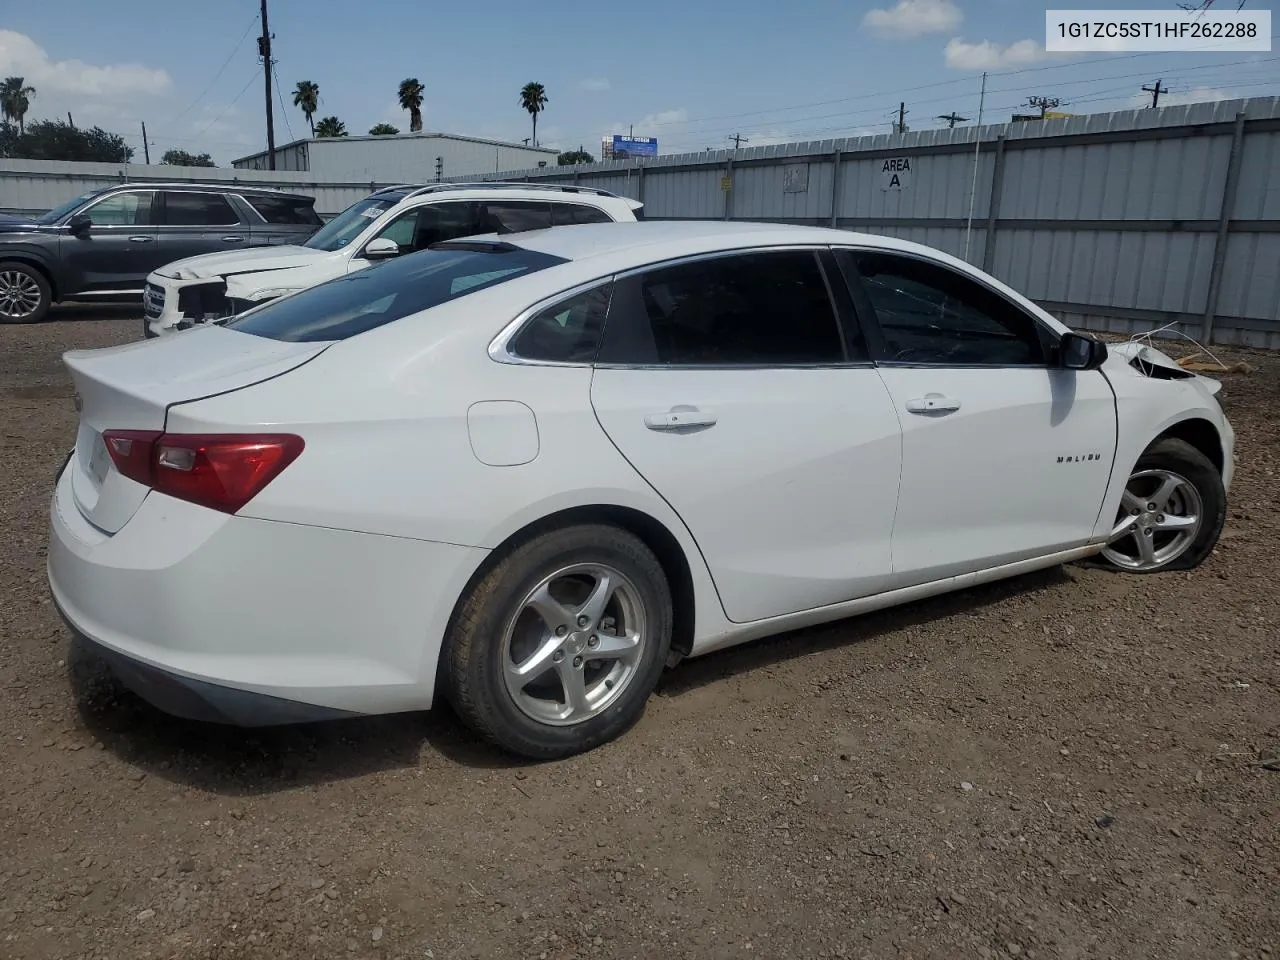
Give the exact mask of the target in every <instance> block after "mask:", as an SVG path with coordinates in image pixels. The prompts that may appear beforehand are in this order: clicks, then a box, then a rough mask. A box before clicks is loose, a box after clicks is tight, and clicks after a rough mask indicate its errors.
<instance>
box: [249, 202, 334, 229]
mask: <svg viewBox="0 0 1280 960" xmlns="http://www.w3.org/2000/svg"><path fill="white" fill-rule="evenodd" d="M244 199H245V200H246V202H248V204H249V206H251V207H253V209H255V210H257V211H258V213H260V214H262V219H263V220H265V221H267V223H279V224H307V225H310V226H316V227H318V226H320V224H321V223H323V222H324V221H322V220H321V219H320V214H318V213H316V210H315V207H314V206H313V205H312V203H311V201H310V200H303V199H301V198H298V197H253V196H249V197H245V198H244Z"/></svg>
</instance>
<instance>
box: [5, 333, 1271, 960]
mask: <svg viewBox="0 0 1280 960" xmlns="http://www.w3.org/2000/svg"><path fill="white" fill-rule="evenodd" d="M102 315H103V311H83V310H79V311H77V310H64V311H61V312H60V313H59V314H58V316H57V318H56V319H55V320H54V321H53V322H49V323H46V324H43V325H40V326H37V327H8V328H3V327H0V533H2V534H3V537H2V539H0V549H2V550H3V552H2V553H0V685H2V686H0V957H15V958H17V957H21V958H53V957H66V958H71V957H86V958H87V957H100V958H110V960H128V958H134V957H140V958H142V957H145V958H155V960H170V958H174V960H177V958H181V960H202V958H272V960H283V958H289V957H324V958H332V957H342V958H346V957H352V958H363V957H368V958H374V957H377V958H417V960H423V958H430V960H454V958H486V960H488V958H507V957H512V958H515V957H519V958H544V960H553V958H554V960H566V958H571V957H636V958H640V957H645V958H652V957H659V956H662V957H671V958H698V960H703V958H712V960H718V958H729V957H735V958H739V957H761V958H774V957H778V958H783V957H785V958H794V957H850V958H864V957H870V958H890V957H901V958H906V957H910V958H925V957H929V958H946V960H954V958H980V957H981V958H991V957H1002V958H1003V957H1024V958H1028V960H1034V958H1050V957H1061V958H1082V957H1090V958H1092V957H1099V958H1105V957H1113V958H1125V960H1128V958H1147V957H1161V958H1164V957H1178V958H1182V957H1186V958H1211V957H1213V958H1216V957H1221V958H1224V960H1225V958H1228V957H1248V958H1259V960H1261V958H1268V960H1280V895H1277V891H1280V769H1274V766H1275V765H1266V764H1264V763H1263V762H1262V761H1264V760H1266V759H1267V758H1275V757H1276V756H1277V754H1280V643H1278V642H1277V636H1278V635H1277V624H1280V599H1278V593H1277V588H1278V584H1280V577H1278V576H1277V575H1278V572H1280V571H1278V569H1277V546H1276V545H1277V543H1278V542H1280V504H1278V502H1277V496H1276V489H1277V487H1276V484H1277V480H1278V479H1280V478H1278V477H1277V473H1278V472H1280V428H1278V427H1277V425H1276V415H1277V414H1276V411H1277V409H1280V356H1269V355H1266V354H1257V353H1255V354H1250V355H1247V357H1246V355H1244V354H1240V353H1233V354H1231V356H1233V357H1236V358H1239V357H1246V359H1247V360H1248V362H1250V363H1251V364H1253V365H1254V367H1255V369H1254V371H1253V372H1252V373H1249V374H1244V375H1235V376H1229V377H1226V378H1225V380H1226V391H1225V396H1226V405H1227V407H1228V411H1229V413H1230V415H1231V417H1232V419H1233V421H1234V423H1235V425H1236V429H1237V431H1238V433H1239V447H1238V456H1239V467H1238V471H1239V472H1238V474H1237V478H1238V479H1237V481H1236V483H1237V485H1236V487H1235V488H1234V490H1233V494H1232V502H1231V509H1230V515H1229V520H1228V525H1227V529H1226V532H1225V533H1224V536H1223V539H1222V542H1221V545H1220V547H1219V549H1218V550H1217V552H1216V553H1215V554H1214V556H1213V557H1212V558H1211V559H1210V561H1209V562H1208V563H1207V564H1206V565H1205V566H1204V567H1202V568H1201V569H1199V570H1197V571H1196V572H1194V573H1192V574H1170V575H1165V576H1156V577H1149V578H1131V577H1130V578H1126V577H1122V576H1116V575H1111V574H1107V573H1104V572H1099V571H1095V570H1089V569H1084V568H1081V567H1074V566H1073V567H1068V568H1064V569H1056V570H1052V571H1049V572H1045V573H1041V574H1037V575H1033V576H1028V577H1024V578H1021V579H1018V580H1016V581H1012V582H1006V583H1003V584H997V585H993V586H988V587H984V588H981V589H976V590H972V591H969V592H966V593H963V594H957V595H953V596H950V597H947V598H942V599H939V600H935V601H932V602H927V603H921V604H916V605H914V606H911V607H907V608H902V609H898V610H892V611H887V612H884V613H881V614H876V615H871V616H867V617H864V618H861V619H859V620H854V621H847V622H844V623H839V624H835V625H832V626H829V627H826V628H822V629H816V630H810V631H805V632H803V633H800V634H791V635H788V636H785V637H779V638H775V639H772V640H768V641H764V642H761V643H757V644H753V645H751V646H749V647H747V648H743V649H738V650H735V651H729V652H726V653H723V654H717V655H713V656H711V657H708V658H705V659H703V660H698V661H689V662H686V663H685V664H683V665H681V666H680V667H679V668H677V669H676V670H674V671H671V672H669V673H668V675H667V677H666V679H665V682H664V683H663V685H662V687H661V689H660V691H659V695H658V696H656V697H655V698H654V699H653V700H652V701H651V703H650V706H649V709H648V711H647V713H646V715H645V717H644V719H643V720H642V721H641V723H640V724H639V726H638V727H637V728H636V729H634V730H633V731H632V732H631V733H630V734H628V735H627V736H626V737H625V738H624V739H622V740H621V741H619V742H617V743H614V744H611V745H608V746H606V747H604V748H601V749H599V750H597V751H595V752H593V753H591V754H589V755H587V756H582V757H579V758H577V759H574V760H570V761H568V762H563V763H554V764H547V765H534V766H526V765H521V764H513V763H512V762H510V761H509V760H508V759H507V758H505V757H504V756H502V755H500V754H498V753H496V752H494V751H493V750H490V749H488V748H486V747H483V746H481V745H478V744H477V743H476V742H475V741H473V739H472V738H471V737H470V736H469V735H468V734H467V733H466V732H465V731H464V730H463V729H462V728H461V727H460V726H459V725H458V723H457V721H456V720H455V719H454V718H452V717H451V716H450V715H449V714H448V713H446V712H444V711H440V712H437V713H433V714H431V715H423V716H418V715H412V716H401V717H394V718H384V719H377V720H369V721H356V722H343V723H333V724H327V725H323V726H312V727H305V728H289V729H277V730H272V731H267V732H246V731H240V730H235V729H227V728H220V727H212V726H203V725H199V724H194V723H185V722H179V721H175V720H173V719H170V718H168V717H166V716H164V715H162V714H159V713H157V712H155V711H154V710H152V709H150V708H149V707H147V706H146V705H144V704H142V703H140V702H139V701H137V700H136V699H135V698H133V697H132V696H131V695H129V694H127V693H123V692H121V691H120V690H119V689H118V688H116V687H115V686H114V685H113V684H112V683H111V682H110V681H109V679H107V678H105V677H104V676H103V675H102V673H101V671H100V669H99V668H98V666H97V665H96V664H94V663H91V662H84V661H83V660H77V659H75V658H72V657H71V655H70V651H69V649H68V642H67V641H68V638H67V634H66V632H65V630H64V628H63V626H62V624H61V623H60V622H59V620H58V618H57V616H56V614H55V612H54V610H53V607H52V606H51V604H50V602H49V599H48V592H47V586H46V583H45V567H44V564H45V545H46V511H47V503H48V496H49V493H50V487H51V482H52V478H53V474H54V471H55V469H56V468H57V466H58V464H59V462H60V460H61V456H62V455H63V454H64V453H65V451H66V450H67V449H68V448H69V446H70V445H71V443H72V442H73V428H74V423H75V415H74V411H73V408H72V403H71V389H70V384H69V380H68V378H67V376H66V375H65V372H64V370H63V368H62V366H61V362H60V354H61V352H62V351H63V350H66V349H69V348H72V347H87V346H100V345H106V344H111V343H117V342H123V341H126V340H132V339H135V338H137V337H138V336H139V335H140V330H139V323H138V321H137V320H136V319H134V315H133V314H132V313H131V312H129V311H123V312H115V313H114V314H111V313H110V312H108V314H107V315H108V318H107V319H100V317H101V316H102ZM228 615H229V616H233V615H234V611H232V610H229V611H228ZM1269 766H1270V767H1272V768H1271V769H1269Z"/></svg>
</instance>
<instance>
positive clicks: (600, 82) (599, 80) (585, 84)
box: [578, 77, 613, 93]
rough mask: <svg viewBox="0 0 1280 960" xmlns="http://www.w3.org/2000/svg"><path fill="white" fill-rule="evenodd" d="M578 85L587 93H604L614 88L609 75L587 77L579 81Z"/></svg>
mask: <svg viewBox="0 0 1280 960" xmlns="http://www.w3.org/2000/svg"><path fill="white" fill-rule="evenodd" d="M578 87H579V88H580V89H582V90H585V91H586V92H587V93H604V92H605V91H607V90H610V89H612V88H613V84H611V83H610V82H609V78H608V77H587V78H586V79H585V80H581V81H579V82H578Z"/></svg>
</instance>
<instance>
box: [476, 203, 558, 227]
mask: <svg viewBox="0 0 1280 960" xmlns="http://www.w3.org/2000/svg"><path fill="white" fill-rule="evenodd" d="M478 206H479V211H478V217H477V221H478V223H477V227H476V230H477V232H478V233H505V232H508V231H511V232H518V231H521V230H543V229H545V228H547V227H549V226H551V204H550V203H547V202H546V201H541V200H504V201H498V202H495V201H485V202H484V203H481V204H479V205H478Z"/></svg>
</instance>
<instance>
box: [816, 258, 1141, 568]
mask: <svg viewBox="0 0 1280 960" xmlns="http://www.w3.org/2000/svg"><path fill="white" fill-rule="evenodd" d="M838 257H839V259H840V261H841V263H842V264H843V265H845V266H846V267H848V266H849V265H850V264H853V265H854V266H855V267H856V269H855V270H850V271H848V272H849V274H850V275H851V277H852V278H853V282H854V283H855V285H856V284H858V283H859V282H860V285H861V291H862V292H863V293H864V294H865V298H861V297H860V298H859V300H860V302H861V303H863V304H864V312H869V313H871V314H873V315H874V318H875V325H874V327H873V328H872V336H871V340H872V343H873V349H874V351H875V353H876V356H877V361H878V365H879V371H880V376H881V378H882V379H883V380H884V383H885V385H886V387H888V390H889V393H890V394H891V395H892V397H893V402H894V406H895V408H896V410H897V415H898V417H899V419H900V420H901V423H902V489H901V492H900V494H899V498H898V518H897V522H896V524H895V526H894V531H893V555H894V572H895V582H894V586H907V585H910V584H914V583H924V582H928V581H932V580H938V579H942V578H945V577H950V576H955V575H958V574H962V573H967V572H972V571H974V570H979V569H984V568H987V567H992V566H998V565H1001V564H1004V563H1012V562H1016V561H1018V560H1023V559H1030V558H1032V557H1037V556H1043V555H1046V554H1049V553H1053V552H1055V551H1058V550H1065V549H1070V548H1072V547H1077V546H1081V545H1083V544H1085V543H1086V542H1087V541H1088V540H1089V539H1090V537H1091V536H1092V534H1093V530H1094V525H1095V523H1096V521H1097V518H1098V510H1099V508H1100V506H1101V504H1102V499H1103V496H1104V495H1105V493H1106V488H1107V481H1108V479H1109V477H1110V475H1111V465H1112V460H1113V458H1114V454H1115V446H1116V417H1115V397H1114V395H1113V394H1112V391H1111V386H1110V384H1108V383H1107V380H1106V377H1104V376H1103V374H1102V373H1101V372H1100V371H1097V370H1090V371H1072V370H1065V369H1062V368H1060V367H1058V366H1057V365H1056V363H1055V362H1054V346H1055V340H1056V334H1054V333H1053V332H1052V331H1051V330H1049V329H1048V327H1047V326H1045V325H1043V324H1041V323H1040V321H1039V320H1037V319H1035V318H1034V317H1033V316H1032V315H1031V314H1030V313H1028V312H1026V311H1025V310H1023V309H1022V308H1021V307H1019V306H1017V305H1016V304H1014V303H1013V302H1012V301H1011V300H1009V299H1008V298H1006V297H1004V296H1003V295H1002V294H1000V293H998V292H996V291H995V290H994V289H992V288H990V287H987V286H986V285H984V284H980V283H979V282H978V281H977V280H975V279H972V278H970V277H966V276H964V275H962V274H961V273H960V272H959V271H957V270H954V269H952V268H951V267H948V266H945V265H943V264H940V263H938V262H936V261H932V260H925V259H923V258H919V257H913V256H905V255H898V254H888V253H881V252H858V253H853V254H849V253H840V254H838ZM855 292H856V290H855Z"/></svg>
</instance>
